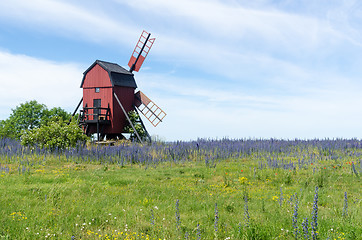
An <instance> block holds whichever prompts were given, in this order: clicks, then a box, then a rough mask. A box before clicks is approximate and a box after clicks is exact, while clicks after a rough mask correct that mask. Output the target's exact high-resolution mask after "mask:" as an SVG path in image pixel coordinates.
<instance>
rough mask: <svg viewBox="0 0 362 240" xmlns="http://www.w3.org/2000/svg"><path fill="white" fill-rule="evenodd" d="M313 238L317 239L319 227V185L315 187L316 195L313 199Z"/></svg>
mask: <svg viewBox="0 0 362 240" xmlns="http://www.w3.org/2000/svg"><path fill="white" fill-rule="evenodd" d="M311 228H312V239H313V240H315V239H317V235H318V234H317V228H318V186H317V187H315V195H314V201H313V211H312V222H311Z"/></svg>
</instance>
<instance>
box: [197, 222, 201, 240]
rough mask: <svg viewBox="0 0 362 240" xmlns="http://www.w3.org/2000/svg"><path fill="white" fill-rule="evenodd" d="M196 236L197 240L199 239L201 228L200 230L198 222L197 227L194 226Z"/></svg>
mask: <svg viewBox="0 0 362 240" xmlns="http://www.w3.org/2000/svg"><path fill="white" fill-rule="evenodd" d="M196 237H197V240H200V239H201V230H200V224H199V223H198V224H197V228H196Z"/></svg>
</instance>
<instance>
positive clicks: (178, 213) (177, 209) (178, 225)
mask: <svg viewBox="0 0 362 240" xmlns="http://www.w3.org/2000/svg"><path fill="white" fill-rule="evenodd" d="M179 202H180V200H179V199H177V200H176V206H175V207H176V213H175V215H176V229H177V230H179V229H180V225H181V219H180V210H179Z"/></svg>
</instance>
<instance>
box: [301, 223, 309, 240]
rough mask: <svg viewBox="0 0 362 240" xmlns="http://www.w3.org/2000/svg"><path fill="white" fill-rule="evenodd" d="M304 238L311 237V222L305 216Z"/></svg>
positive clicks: (303, 225) (303, 224)
mask: <svg viewBox="0 0 362 240" xmlns="http://www.w3.org/2000/svg"><path fill="white" fill-rule="evenodd" d="M302 227H303V235H304V239H309V224H308V218H305V219H304V220H303V222H302Z"/></svg>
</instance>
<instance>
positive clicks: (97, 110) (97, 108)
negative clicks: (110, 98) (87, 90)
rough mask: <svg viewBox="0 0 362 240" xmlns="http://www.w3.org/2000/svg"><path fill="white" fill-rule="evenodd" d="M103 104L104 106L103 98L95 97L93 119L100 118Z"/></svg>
mask: <svg viewBox="0 0 362 240" xmlns="http://www.w3.org/2000/svg"><path fill="white" fill-rule="evenodd" d="M101 106H102V104H101V99H93V107H94V109H93V114H94V115H93V116H94V117H93V119H94V120H97V119H99V115H100V114H101V109H100V108H101Z"/></svg>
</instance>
